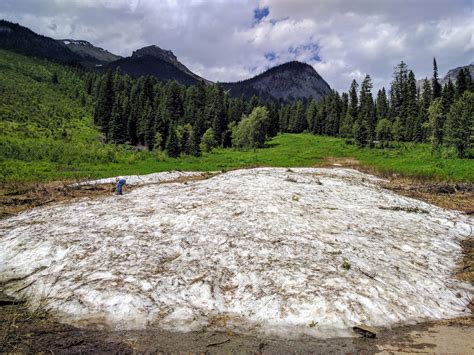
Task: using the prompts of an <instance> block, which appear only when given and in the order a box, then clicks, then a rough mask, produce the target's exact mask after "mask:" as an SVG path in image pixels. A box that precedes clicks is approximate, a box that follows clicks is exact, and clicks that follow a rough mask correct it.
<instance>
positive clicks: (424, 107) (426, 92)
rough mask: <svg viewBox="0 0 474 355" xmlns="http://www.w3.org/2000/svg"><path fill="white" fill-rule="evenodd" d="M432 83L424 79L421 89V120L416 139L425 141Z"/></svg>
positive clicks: (419, 115) (417, 127)
mask: <svg viewBox="0 0 474 355" xmlns="http://www.w3.org/2000/svg"><path fill="white" fill-rule="evenodd" d="M431 100H432V97H431V83H430V81H429V80H428V79H425V80H424V81H423V86H422V89H421V99H420V104H419V114H418V117H419V122H418V124H417V126H416V130H415V136H414V141H415V142H424V141H426V140H427V138H428V126H429V114H428V109H429V107H430V105H431Z"/></svg>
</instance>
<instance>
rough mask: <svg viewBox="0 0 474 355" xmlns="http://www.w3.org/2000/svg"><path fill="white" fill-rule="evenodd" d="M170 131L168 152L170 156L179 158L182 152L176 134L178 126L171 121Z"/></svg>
mask: <svg viewBox="0 0 474 355" xmlns="http://www.w3.org/2000/svg"><path fill="white" fill-rule="evenodd" d="M168 132H169V134H168V138H167V140H166V151H167V152H168V156H169V157H171V158H178V157H179V154H180V147H179V141H178V136H177V134H176V126H175V125H174V124H173V123H170V126H169V129H168Z"/></svg>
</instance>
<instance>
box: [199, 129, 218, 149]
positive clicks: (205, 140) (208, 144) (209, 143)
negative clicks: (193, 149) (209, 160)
mask: <svg viewBox="0 0 474 355" xmlns="http://www.w3.org/2000/svg"><path fill="white" fill-rule="evenodd" d="M199 146H200V148H201V150H202V151H203V152H206V153H210V152H211V151H212V149H213V148H215V147H217V140H216V135H215V133H214V130H213V129H212V128H209V129H208V130H207V131H206V132H204V134H203V136H202V139H201V144H200V145H199Z"/></svg>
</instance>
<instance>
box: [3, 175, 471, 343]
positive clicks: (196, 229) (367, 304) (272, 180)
mask: <svg viewBox="0 0 474 355" xmlns="http://www.w3.org/2000/svg"><path fill="white" fill-rule="evenodd" d="M377 182H378V181H377V179H376V178H375V177H372V176H370V175H365V174H362V173H359V172H357V171H354V170H349V169H293V170H287V169H276V168H262V169H252V170H238V171H232V172H228V173H225V174H221V175H218V176H216V177H213V178H211V179H207V180H202V181H194V182H188V183H168V184H160V185H145V186H143V187H137V188H135V189H134V190H133V191H131V192H130V193H128V194H125V195H123V196H110V197H105V198H99V199H84V200H80V201H76V202H72V203H59V204H56V205H51V206H47V207H43V208H37V209H34V210H31V211H29V212H26V213H22V214H20V215H18V216H15V217H12V218H9V219H6V220H2V221H0V226H1V229H0V282H2V283H4V284H5V288H6V291H7V293H9V294H10V295H16V296H23V297H27V298H29V299H30V300H33V301H35V302H39V300H40V299H43V300H45V301H44V302H45V303H46V305H47V306H48V307H49V308H50V309H51V310H53V311H55V312H57V313H58V314H59V315H60V316H61V317H62V319H64V320H65V321H68V322H72V323H75V324H91V323H101V324H102V323H106V324H108V325H112V326H114V327H118V328H144V327H150V326H158V327H162V328H165V329H173V330H180V331H189V330H198V329H202V328H206V327H211V328H213V329H223V328H225V329H233V330H237V331H242V332H255V331H262V332H267V333H279V334H284V335H285V336H290V335H301V334H309V335H314V336H342V335H348V334H349V332H350V328H351V327H352V326H353V325H355V324H357V323H367V324H369V325H373V326H390V325H394V324H400V323H401V324H405V323H412V322H415V321H420V320H424V319H438V318H449V317H455V316H460V315H464V314H467V313H468V312H469V311H468V309H467V307H466V305H467V304H468V303H469V299H470V297H472V289H471V287H470V286H469V285H467V284H464V283H462V282H460V281H457V280H456V279H455V278H454V277H453V271H454V269H455V267H456V262H457V261H459V258H460V257H461V253H462V250H461V247H460V245H459V241H460V240H462V239H463V238H465V237H467V236H468V235H469V233H470V232H471V228H472V220H470V219H469V218H468V217H466V216H464V215H461V214H459V213H457V212H453V211H447V210H443V209H441V208H438V207H435V206H432V205H429V204H426V203H423V202H420V201H417V200H414V199H410V198H406V197H402V196H399V195H396V194H394V193H392V192H390V191H387V190H384V189H382V188H380V187H379V186H378V185H377ZM343 265H345V266H346V268H344V267H343ZM349 266H350V268H349V269H347V268H348V267H349ZM310 324H311V326H310Z"/></svg>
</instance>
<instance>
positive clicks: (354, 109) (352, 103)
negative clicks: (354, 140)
mask: <svg viewBox="0 0 474 355" xmlns="http://www.w3.org/2000/svg"><path fill="white" fill-rule="evenodd" d="M358 88H359V84H357V81H355V79H354V80H352V84H351V88H350V89H349V117H350V120H351V121H352V122H351V123H352V124H353V123H354V122H355V121H356V120H357V117H358V116H359V101H358V97H357V90H358Z"/></svg>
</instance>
